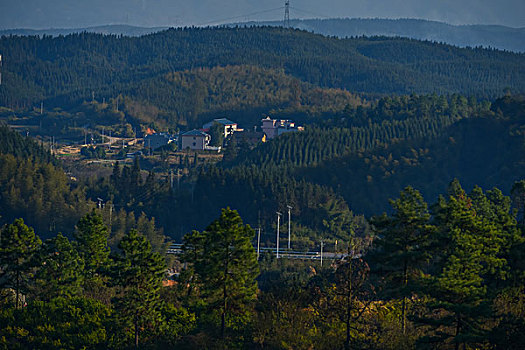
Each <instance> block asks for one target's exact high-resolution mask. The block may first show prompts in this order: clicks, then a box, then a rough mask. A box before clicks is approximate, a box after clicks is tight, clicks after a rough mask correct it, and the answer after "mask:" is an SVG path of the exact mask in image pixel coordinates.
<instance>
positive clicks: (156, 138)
mask: <svg viewBox="0 0 525 350" xmlns="http://www.w3.org/2000/svg"><path fill="white" fill-rule="evenodd" d="M173 141H175V139H174V138H173V137H172V136H171V135H170V134H168V133H165V132H159V133H154V134H150V135H146V136H145V137H144V147H147V148H151V149H153V150H155V149H157V148H160V147H162V146H165V145H167V144H169V143H171V142H173Z"/></svg>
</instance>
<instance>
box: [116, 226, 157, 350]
mask: <svg viewBox="0 0 525 350" xmlns="http://www.w3.org/2000/svg"><path fill="white" fill-rule="evenodd" d="M119 248H120V249H121V253H120V254H119V255H117V256H116V257H115V264H114V267H113V273H112V275H113V280H114V283H115V284H116V285H117V286H118V287H119V288H120V292H121V293H120V294H119V297H117V298H115V299H114V301H115V309H116V310H117V312H118V315H119V318H120V319H121V320H123V321H124V323H126V324H128V325H130V328H131V329H132V330H133V334H134V338H135V339H134V343H135V346H136V347H138V346H139V337H140V333H141V330H142V329H144V328H155V327H156V325H157V324H158V323H159V322H160V321H161V314H160V306H161V305H160V295H159V292H160V288H161V286H162V278H163V276H164V274H165V272H166V263H165V261H164V259H163V257H162V256H161V255H160V254H158V253H155V252H153V251H152V250H151V245H150V243H149V242H148V240H147V239H146V238H145V237H144V236H142V235H139V233H138V232H137V231H136V230H131V231H129V233H128V234H126V235H125V236H124V238H122V241H121V242H120V244H119Z"/></svg>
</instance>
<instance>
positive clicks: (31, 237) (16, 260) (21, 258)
mask: <svg viewBox="0 0 525 350" xmlns="http://www.w3.org/2000/svg"><path fill="white" fill-rule="evenodd" d="M41 244H42V241H41V240H40V238H38V236H37V235H35V231H33V229H32V228H30V227H27V226H26V225H25V224H24V220H22V219H16V220H15V221H14V222H13V223H12V224H10V225H7V226H5V227H4V228H2V231H1V232H0V287H1V288H2V289H5V288H11V289H14V291H15V306H16V308H20V307H22V306H23V296H24V295H26V294H28V292H29V291H30V285H31V284H32V277H33V273H34V261H33V255H34V254H35V253H36V252H37V251H38V249H39V247H40V245H41Z"/></svg>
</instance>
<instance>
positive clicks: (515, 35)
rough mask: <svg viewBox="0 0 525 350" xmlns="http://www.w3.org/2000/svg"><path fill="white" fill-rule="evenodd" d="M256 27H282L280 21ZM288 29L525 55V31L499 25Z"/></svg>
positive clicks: (333, 23)
mask: <svg viewBox="0 0 525 350" xmlns="http://www.w3.org/2000/svg"><path fill="white" fill-rule="evenodd" d="M258 24H259V25H274V26H280V25H282V22H281V21H275V22H261V23H258ZM290 26H292V27H293V28H297V29H302V30H307V31H311V32H314V33H318V34H323V35H329V36H337V37H340V38H344V37H353V36H389V37H403V38H410V39H418V40H430V41H435V42H443V43H447V44H450V45H456V46H460V47H467V46H470V47H477V46H483V47H492V48H496V49H499V50H510V51H515V52H525V28H511V27H505V26H498V25H460V26H458V25H451V24H447V23H443V22H436V21H428V20H423V19H408V18H403V19H386V18H327V19H302V20H301V19H294V20H291V21H290Z"/></svg>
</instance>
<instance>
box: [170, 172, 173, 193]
mask: <svg viewBox="0 0 525 350" xmlns="http://www.w3.org/2000/svg"><path fill="white" fill-rule="evenodd" d="M170 189H171V190H173V170H171V169H170Z"/></svg>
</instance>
